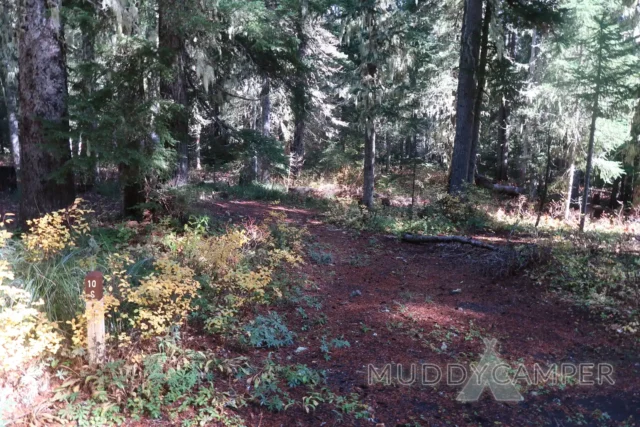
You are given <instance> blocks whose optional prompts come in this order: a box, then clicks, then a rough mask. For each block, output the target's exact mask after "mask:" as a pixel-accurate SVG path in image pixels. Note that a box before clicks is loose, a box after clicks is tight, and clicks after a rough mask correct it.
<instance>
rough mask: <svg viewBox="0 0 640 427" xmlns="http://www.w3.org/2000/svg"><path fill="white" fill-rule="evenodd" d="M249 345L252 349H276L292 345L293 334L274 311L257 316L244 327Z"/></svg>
mask: <svg viewBox="0 0 640 427" xmlns="http://www.w3.org/2000/svg"><path fill="white" fill-rule="evenodd" d="M244 330H245V332H246V333H247V336H248V338H249V343H250V344H251V345H252V346H254V347H268V348H278V347H285V346H288V345H292V344H293V338H294V336H295V334H294V333H293V332H291V331H289V328H287V325H285V323H284V321H283V320H282V318H281V317H280V315H279V314H278V313H276V312H275V311H272V312H269V314H268V315H266V316H258V317H256V318H255V320H253V321H252V322H251V323H249V324H248V325H245V327H244Z"/></svg>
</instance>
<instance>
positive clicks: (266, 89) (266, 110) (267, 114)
mask: <svg viewBox="0 0 640 427" xmlns="http://www.w3.org/2000/svg"><path fill="white" fill-rule="evenodd" d="M260 105H261V107H262V135H264V136H271V82H270V79H269V77H265V78H264V80H263V82H262V92H261V93H260Z"/></svg>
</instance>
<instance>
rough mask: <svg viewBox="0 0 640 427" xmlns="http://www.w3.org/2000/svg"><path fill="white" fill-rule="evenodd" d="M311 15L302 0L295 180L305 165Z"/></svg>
mask: <svg viewBox="0 0 640 427" xmlns="http://www.w3.org/2000/svg"><path fill="white" fill-rule="evenodd" d="M308 13H309V2H308V0H301V2H300V11H299V15H298V21H297V22H296V36H297V37H298V52H297V61H298V64H297V67H296V74H295V76H294V79H295V81H294V83H293V88H292V99H291V101H292V110H293V120H294V130H293V141H292V142H291V153H290V156H291V157H290V164H289V169H290V171H291V176H292V177H293V179H294V180H295V179H297V178H298V177H299V176H300V172H301V171H302V167H303V165H304V155H305V147H304V133H305V127H306V120H307V114H308V109H309V105H308V104H309V94H308V93H307V92H308V88H307V70H306V64H305V60H306V57H307V55H308V44H309V38H308V36H307V33H306V31H305V28H306V21H307V15H308Z"/></svg>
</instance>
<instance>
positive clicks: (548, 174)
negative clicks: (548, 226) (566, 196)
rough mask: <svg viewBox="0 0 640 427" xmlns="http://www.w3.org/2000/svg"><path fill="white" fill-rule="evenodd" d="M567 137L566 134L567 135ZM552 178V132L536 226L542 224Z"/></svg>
mask: <svg viewBox="0 0 640 427" xmlns="http://www.w3.org/2000/svg"><path fill="white" fill-rule="evenodd" d="M565 138H566V135H565ZM550 179H551V134H549V135H547V166H546V168H545V171H544V187H543V190H542V194H541V195H540V207H539V208H538V218H537V219H536V228H538V225H539V224H540V218H542V211H543V210H544V204H545V203H546V202H547V193H548V190H549V180H550Z"/></svg>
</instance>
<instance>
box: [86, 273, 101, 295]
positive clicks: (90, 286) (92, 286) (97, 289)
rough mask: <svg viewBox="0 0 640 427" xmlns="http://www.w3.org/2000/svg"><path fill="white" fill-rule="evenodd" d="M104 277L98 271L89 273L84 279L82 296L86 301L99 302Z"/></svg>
mask: <svg viewBox="0 0 640 427" xmlns="http://www.w3.org/2000/svg"><path fill="white" fill-rule="evenodd" d="M103 283H104V277H103V276H102V273H101V272H99V271H91V272H90V273H88V274H87V275H86V276H85V278H84V294H85V296H86V298H87V299H94V300H97V301H100V300H101V299H102V295H103V289H102V285H103Z"/></svg>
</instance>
